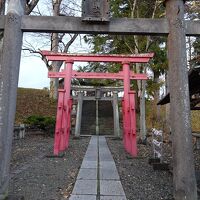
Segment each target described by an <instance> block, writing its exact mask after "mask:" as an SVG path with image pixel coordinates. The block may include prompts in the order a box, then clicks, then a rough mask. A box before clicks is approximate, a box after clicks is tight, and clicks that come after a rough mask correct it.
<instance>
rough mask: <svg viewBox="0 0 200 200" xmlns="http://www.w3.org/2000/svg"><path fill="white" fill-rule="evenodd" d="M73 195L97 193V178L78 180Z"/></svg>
mask: <svg viewBox="0 0 200 200" xmlns="http://www.w3.org/2000/svg"><path fill="white" fill-rule="evenodd" d="M72 194H73V195H90V194H91V195H97V180H77V181H76V183H75V185H74V189H73V191H72Z"/></svg>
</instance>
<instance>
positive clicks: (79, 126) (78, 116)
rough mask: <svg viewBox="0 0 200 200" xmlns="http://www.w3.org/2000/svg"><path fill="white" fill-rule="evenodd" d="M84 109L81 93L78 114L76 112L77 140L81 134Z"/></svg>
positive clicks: (81, 94) (80, 93)
mask: <svg viewBox="0 0 200 200" xmlns="http://www.w3.org/2000/svg"><path fill="white" fill-rule="evenodd" d="M82 107H83V92H79V93H78V105H77V112H76V127H75V137H77V138H78V137H80V132H81V119H82Z"/></svg>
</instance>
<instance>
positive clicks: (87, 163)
mask: <svg viewBox="0 0 200 200" xmlns="http://www.w3.org/2000/svg"><path fill="white" fill-rule="evenodd" d="M81 168H90V169H96V168H97V160H96V161H87V160H83V162H82V165H81Z"/></svg>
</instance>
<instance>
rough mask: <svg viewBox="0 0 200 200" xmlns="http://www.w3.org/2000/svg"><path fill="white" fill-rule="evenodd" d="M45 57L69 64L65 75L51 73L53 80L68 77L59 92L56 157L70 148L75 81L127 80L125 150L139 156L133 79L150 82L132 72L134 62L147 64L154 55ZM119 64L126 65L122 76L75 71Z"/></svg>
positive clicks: (65, 69) (124, 113) (52, 55)
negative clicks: (83, 65)
mask: <svg viewBox="0 0 200 200" xmlns="http://www.w3.org/2000/svg"><path fill="white" fill-rule="evenodd" d="M42 55H44V56H46V58H47V59H48V60H51V61H63V62H65V68H64V70H63V71H62V72H49V73H48V76H49V78H64V89H60V90H59V95H58V107H57V117H56V130H55V141H54V154H55V155H58V154H59V152H62V151H64V150H65V149H67V148H68V146H69V136H70V117H71V108H72V98H71V96H70V90H71V79H72V78H77V79H80V78H85V79H116V80H123V81H124V98H123V103H122V107H123V142H124V147H125V149H126V151H127V152H128V153H130V154H131V155H132V156H134V157H135V156H137V144H136V116H135V115H136V114H135V92H134V91H131V89H130V80H146V79H147V76H146V75H145V74H135V73H134V72H132V71H131V70H130V63H147V62H149V60H150V58H152V57H153V55H154V54H153V53H149V54H138V55H91V54H89V55H80V54H65V53H53V52H49V51H42ZM76 61H78V62H115V63H116V62H117V63H121V64H122V66H123V71H120V72H118V73H95V72H89V73H87V72H77V71H74V70H73V63H74V62H76Z"/></svg>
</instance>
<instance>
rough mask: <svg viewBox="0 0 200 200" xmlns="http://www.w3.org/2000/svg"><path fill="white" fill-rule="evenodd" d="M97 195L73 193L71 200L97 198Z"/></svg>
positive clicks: (93, 199) (91, 199)
mask: <svg viewBox="0 0 200 200" xmlns="http://www.w3.org/2000/svg"><path fill="white" fill-rule="evenodd" d="M96 199H97V197H96V195H71V197H70V198H69V200H96Z"/></svg>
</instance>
